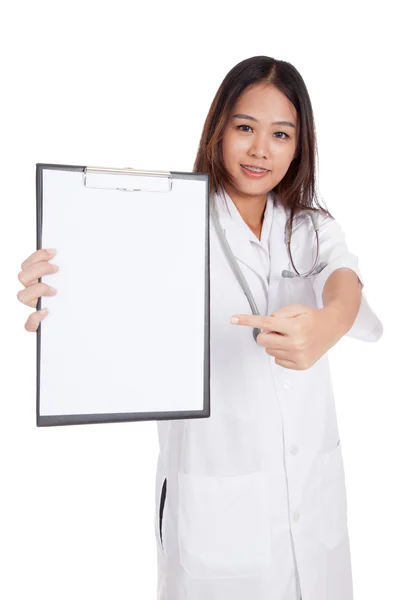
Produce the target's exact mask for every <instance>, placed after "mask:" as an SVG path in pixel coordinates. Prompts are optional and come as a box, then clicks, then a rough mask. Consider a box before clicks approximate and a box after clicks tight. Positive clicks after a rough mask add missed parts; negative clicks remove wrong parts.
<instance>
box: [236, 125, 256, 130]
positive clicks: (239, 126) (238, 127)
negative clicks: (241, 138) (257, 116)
mask: <svg viewBox="0 0 400 600" xmlns="http://www.w3.org/2000/svg"><path fill="white" fill-rule="evenodd" d="M241 127H249V128H250V129H253V128H252V127H250V125H238V126H237V129H240V128H241ZM240 131H243V129H240Z"/></svg>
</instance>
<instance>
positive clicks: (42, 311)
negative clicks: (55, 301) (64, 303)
mask: <svg viewBox="0 0 400 600" xmlns="http://www.w3.org/2000/svg"><path fill="white" fill-rule="evenodd" d="M48 310H49V309H48V308H42V309H41V310H39V312H40V314H41V315H45V314H46V313H47V312H48Z"/></svg>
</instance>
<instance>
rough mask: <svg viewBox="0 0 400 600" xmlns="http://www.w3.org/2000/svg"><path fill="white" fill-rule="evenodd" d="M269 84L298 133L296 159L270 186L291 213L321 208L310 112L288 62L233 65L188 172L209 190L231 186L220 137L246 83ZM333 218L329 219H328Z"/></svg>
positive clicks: (253, 60)
mask: <svg viewBox="0 0 400 600" xmlns="http://www.w3.org/2000/svg"><path fill="white" fill-rule="evenodd" d="M259 83H264V84H271V85H274V86H275V87H276V88H277V89H278V90H280V91H281V92H282V93H283V94H285V96H286V97H287V98H288V99H289V100H290V102H291V103H292V104H293V106H294V107H295V109H296V111H297V115H298V123H299V131H298V134H297V135H298V137H297V147H296V153H295V157H294V159H293V160H292V162H291V164H290V166H289V168H288V170H287V172H286V174H285V176H284V177H283V179H282V180H281V181H280V182H279V183H278V184H277V185H276V186H275V187H274V188H273V190H272V191H274V192H275V193H276V195H277V197H278V201H279V202H280V203H281V204H282V205H283V206H284V207H285V208H287V209H289V211H290V219H291V222H292V221H293V218H294V216H295V215H296V213H297V212H298V211H299V210H303V209H308V210H316V211H317V210H322V211H323V212H325V213H326V214H328V215H329V216H331V217H332V215H331V214H330V212H329V211H328V210H327V209H325V208H323V207H322V206H321V205H320V203H319V201H318V198H317V191H316V187H317V186H316V181H315V170H316V169H315V165H316V161H317V156H318V150H317V139H316V133H315V126H314V115H313V110H312V106H311V100H310V97H309V95H308V91H307V88H306V85H305V83H304V80H303V78H302V77H301V75H300V73H299V72H298V71H297V69H296V68H295V67H294V66H293V65H291V64H290V63H288V62H285V61H283V60H276V59H275V58H270V57H269V56H253V57H251V58H246V59H245V60H243V61H241V62H240V63H238V64H237V65H236V66H235V67H233V68H232V69H231V70H230V71H229V73H228V74H227V75H226V76H225V78H224V80H223V81H222V83H221V85H220V86H219V89H218V90H217V93H216V95H215V97H214V99H213V101H212V103H211V106H210V109H209V111H208V115H207V118H206V120H205V123H204V126H203V131H202V134H201V138H200V143H199V148H198V151H197V156H196V160H195V163H194V166H193V171H194V172H196V173H208V175H209V191H210V194H214V192H215V191H216V190H217V189H218V188H219V187H220V186H221V187H224V186H225V184H226V183H228V184H230V185H231V186H232V185H234V183H233V181H232V177H231V175H230V174H229V173H228V171H227V170H226V168H225V166H224V164H223V161H222V136H223V132H224V129H225V127H226V124H227V122H228V119H229V115H230V112H231V110H232V109H233V106H234V105H235V103H236V101H237V100H238V98H239V97H240V96H241V95H242V94H243V93H244V91H245V90H247V88H249V86H252V85H256V84H259ZM332 218H333V217H332Z"/></svg>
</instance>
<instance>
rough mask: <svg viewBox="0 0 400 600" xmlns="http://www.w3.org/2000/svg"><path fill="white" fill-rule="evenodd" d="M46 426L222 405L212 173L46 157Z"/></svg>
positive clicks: (42, 335)
mask: <svg viewBox="0 0 400 600" xmlns="http://www.w3.org/2000/svg"><path fill="white" fill-rule="evenodd" d="M36 207H37V211H36V225H37V249H40V248H56V250H57V254H56V255H55V257H54V258H53V259H50V262H52V263H54V264H57V265H58V266H59V270H58V271H57V272H55V273H51V274H45V275H43V276H42V277H41V278H39V281H43V282H44V283H46V284H48V285H51V286H53V287H55V288H56V290H57V294H55V295H54V296H40V297H39V299H38V305H37V308H38V310H40V309H41V308H45V307H47V308H48V309H49V313H48V314H47V316H46V318H45V319H43V320H42V321H41V323H40V325H39V328H38V330H37V390H36V392H37V394H36V398H37V402H36V422H37V426H38V427H43V426H56V425H80V424H95V423H115V422H122V421H149V420H156V421H157V420H165V419H171V420H172V419H191V418H204V417H209V416H210V283H209V282H210V258H209V257H210V246H209V176H208V174H207V173H192V172H177V171H174V172H173V171H171V172H170V171H143V170H136V169H133V168H102V167H88V166H74V165H58V164H45V163H36Z"/></svg>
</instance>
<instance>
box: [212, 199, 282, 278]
mask: <svg viewBox="0 0 400 600" xmlns="http://www.w3.org/2000/svg"><path fill="white" fill-rule="evenodd" d="M224 195H225V198H226V202H227V205H228V209H229V212H230V214H229V212H228V211H227V209H226V205H225V201H224ZM214 206H215V208H216V211H217V213H218V217H219V222H220V224H221V227H222V230H223V231H224V234H225V237H226V239H227V241H228V243H229V245H230V247H231V250H232V252H233V254H234V256H235V257H236V259H237V260H238V261H239V266H241V265H240V263H243V264H245V265H246V266H247V267H249V268H250V269H252V270H253V271H254V272H255V273H257V274H258V275H259V276H260V277H261V278H262V279H263V280H265V267H264V265H263V264H262V262H261V259H260V257H259V252H255V248H254V247H253V245H254V244H255V243H256V244H259V243H260V241H259V240H258V239H257V237H256V236H255V235H254V233H253V232H252V231H251V229H250V228H249V226H248V225H247V224H246V222H245V221H244V220H243V218H242V216H241V214H240V212H239V211H238V209H237V208H236V205H235V203H234V202H233V200H232V199H231V198H230V196H229V194H228V193H227V192H226V190H224V189H222V188H221V187H219V188H218V190H217V192H216V193H215V194H214ZM286 221H287V213H286V210H285V209H284V207H283V206H282V205H281V204H280V203H279V201H278V199H277V195H276V193H275V192H273V191H270V192H269V193H268V198H267V205H266V210H265V212H264V222H263V228H264V235H265V233H267V234H269V235H268V246H269V256H270V261H271V268H272V266H273V263H272V261H273V259H274V256H273V254H272V253H273V252H275V253H277V254H278V256H280V257H281V258H282V252H284V253H286V247H285V243H284V240H285V225H286ZM211 227H212V229H215V228H214V225H213V223H212V222H211ZM265 228H267V229H266V230H265ZM272 237H273V242H271V238H272ZM277 242H279V243H278V246H277ZM279 262H281V261H279ZM284 268H286V267H284Z"/></svg>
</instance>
